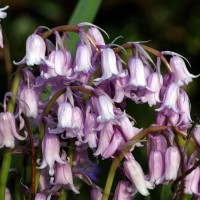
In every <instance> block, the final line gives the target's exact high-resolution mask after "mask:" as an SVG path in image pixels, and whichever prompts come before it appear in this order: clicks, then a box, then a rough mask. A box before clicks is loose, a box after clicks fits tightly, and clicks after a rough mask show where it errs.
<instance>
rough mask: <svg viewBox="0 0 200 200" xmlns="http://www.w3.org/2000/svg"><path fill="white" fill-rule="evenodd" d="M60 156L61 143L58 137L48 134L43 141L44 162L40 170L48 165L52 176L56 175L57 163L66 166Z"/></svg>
mask: <svg viewBox="0 0 200 200" xmlns="http://www.w3.org/2000/svg"><path fill="white" fill-rule="evenodd" d="M52 147H53V148H52ZM59 154H60V141H59V139H58V137H57V135H52V134H46V135H45V136H44V138H43V140H42V155H43V160H42V162H41V164H40V166H39V167H38V168H39V169H43V168H45V167H46V166H47V165H48V166H49V174H50V175H51V176H52V175H54V165H55V162H58V163H60V164H65V161H64V160H62V158H61V157H60V155H59ZM38 162H39V161H38Z"/></svg>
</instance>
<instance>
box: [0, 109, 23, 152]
mask: <svg viewBox="0 0 200 200" xmlns="http://www.w3.org/2000/svg"><path fill="white" fill-rule="evenodd" d="M26 137H27V135H25V137H22V136H20V135H19V134H18V133H17V129H16V124H15V117H14V115H13V114H12V113H10V112H1V113H0V147H3V146H5V147H10V148H14V146H15V138H17V139H18V140H25V139H26Z"/></svg>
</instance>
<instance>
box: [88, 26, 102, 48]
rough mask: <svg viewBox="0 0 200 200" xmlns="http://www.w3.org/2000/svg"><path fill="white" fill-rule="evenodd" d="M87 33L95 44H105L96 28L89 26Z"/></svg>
mask: <svg viewBox="0 0 200 200" xmlns="http://www.w3.org/2000/svg"><path fill="white" fill-rule="evenodd" d="M87 33H88V35H89V36H90V37H91V38H92V39H93V40H94V42H95V44H96V45H105V41H104V38H103V36H102V34H101V32H100V31H99V29H98V28H96V27H90V28H89V29H88V31H87Z"/></svg>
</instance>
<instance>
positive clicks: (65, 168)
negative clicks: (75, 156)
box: [51, 155, 79, 194]
mask: <svg viewBox="0 0 200 200" xmlns="http://www.w3.org/2000/svg"><path fill="white" fill-rule="evenodd" d="M65 157H66V156H63V155H62V159H63V160H65V163H64V164H63V163H56V167H55V180H54V178H52V179H51V184H53V185H54V186H53V188H52V190H56V191H57V190H59V189H60V188H61V187H63V188H65V189H68V190H69V189H70V190H72V191H73V192H74V193H76V194H79V191H78V190H77V188H76V187H75V185H74V183H73V176H72V171H71V167H70V165H69V162H68V161H67V160H66V158H65Z"/></svg>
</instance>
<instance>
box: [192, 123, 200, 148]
mask: <svg viewBox="0 0 200 200" xmlns="http://www.w3.org/2000/svg"><path fill="white" fill-rule="evenodd" d="M193 135H194V138H195V140H196V141H197V143H198V145H200V125H196V127H195V128H194V130H193Z"/></svg>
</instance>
